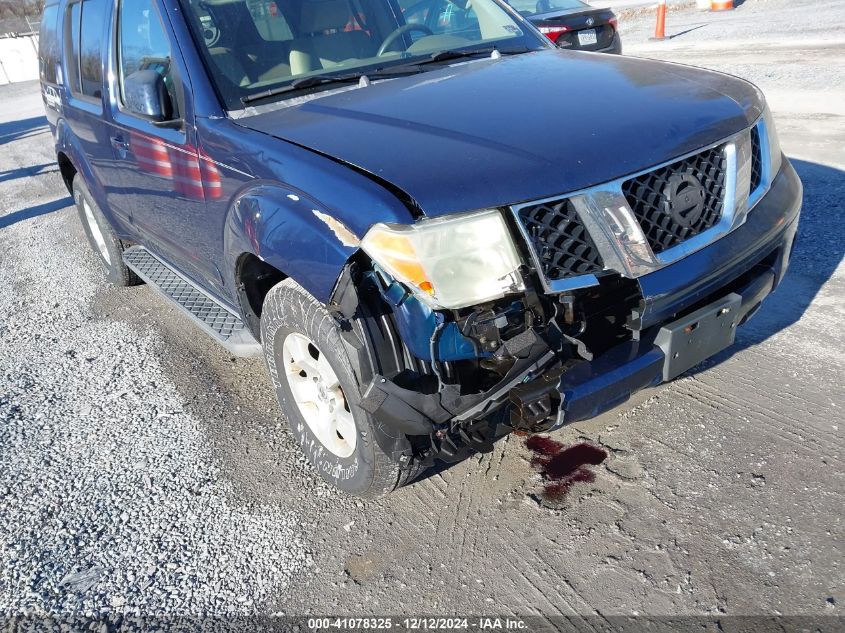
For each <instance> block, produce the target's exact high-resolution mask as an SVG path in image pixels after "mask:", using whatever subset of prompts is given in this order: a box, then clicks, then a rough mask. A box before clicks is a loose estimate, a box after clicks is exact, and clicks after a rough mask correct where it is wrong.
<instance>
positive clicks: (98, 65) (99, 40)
mask: <svg viewBox="0 0 845 633" xmlns="http://www.w3.org/2000/svg"><path fill="white" fill-rule="evenodd" d="M81 23H82V24H81V28H80V40H81V41H80V51H79V74H80V79H81V81H80V84H81V88H82V94H84V95H86V96H88V97H94V98H96V99H100V98H101V97H102V96H103V35H104V30H105V26H106V0H84V1H83V2H82V18H81Z"/></svg>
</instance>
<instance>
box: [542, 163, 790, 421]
mask: <svg viewBox="0 0 845 633" xmlns="http://www.w3.org/2000/svg"><path fill="white" fill-rule="evenodd" d="M801 198H802V187H801V181H800V180H799V179H798V175H797V174H796V173H795V170H794V168H793V167H792V165H791V164H790V163H789V162H788V161H787V160H786V159H784V161H783V167H782V169H781V171H780V173H779V174H778V176H777V177H776V178H775V180H774V182H773V183H772V187H771V189H770V190H769V192H768V193H767V194H766V195H765V196H764V197H763V198H762V199H761V200H760V202H759V203H758V204H757V205H756V206H755V207H754V209H753V210H752V211H751V212H750V213H749V214H748V218H747V220H746V222H745V223H744V224H743V225H742V226H740V227H739V228H737V229H736V230H734V231H733V232H731V233H729V234H728V235H726V236H724V237H723V238H721V239H719V240H717V241H716V242H714V243H712V244H710V245H709V246H707V247H705V248H703V249H701V250H700V251H697V252H696V253H693V254H692V255H689V256H688V257H686V258H684V259H682V260H680V261H678V262H676V263H674V264H672V265H670V266H667V267H665V268H663V269H661V270H658V271H656V272H654V273H651V274H649V275H646V276H644V277H641V278H640V279H639V283H640V287H641V290H642V293H643V297H645V309H644V310H643V311H642V314H641V315H639V319H638V322H635V323H634V325H635V327H637V328H638V331H639V332H640V336H639V340H632V341H628V342H626V343H623V344H621V345H618V346H617V347H614V348H612V349H611V350H609V351H607V352H606V353H604V354H602V355H601V356H599V357H597V358H595V359H594V360H592V361H583V362H581V363H579V364H578V365H576V366H575V367H573V368H571V369H570V370H568V371H566V372H565V373H563V374H562V375H561V377H560V380H559V382H558V385H557V391H558V392H559V393H560V398H561V403H560V408H559V411H558V414H557V417H556V419H555V422H554V424H553V425H552V426H551V427H550V428H551V429H554V428H558V427H560V426H563V425H564V424H566V423H569V422H575V421H578V420H584V419H588V418H591V417H594V416H596V415H598V414H599V413H601V412H603V411H606V410H608V409H610V408H612V407H614V406H616V405H617V404H619V403H621V402H624V401H625V400H627V399H628V398H629V397H630V396H631V394H632V393H634V392H636V391H639V390H640V389H643V388H645V387H649V386H655V385H657V384H659V383H661V382H662V381H663V367H664V365H665V360H666V359H665V355H664V351H663V350H662V349H661V348H660V347H659V346H658V345H656V344H655V339H656V337H657V334H658V332H659V330H660V328H661V326H662V325H663V324H665V323H667V322H669V321H671V320H674V319H677V318H679V317H681V316H683V315H684V314H686V313H689V312H692V311H693V310H695V309H696V308H698V307H700V306H702V305H704V304H706V303H709V302H711V301H714V300H716V299H719V298H721V297H724V296H725V295H727V294H729V293H736V294H738V295H739V296H740V297H741V304H740V308H739V315H738V316H739V324H742V323H743V322H745V321H747V320H748V318H750V317H751V316H752V315H753V313H754V312H755V311H756V310H757V308H758V307H759V306H760V303H761V302H762V301H763V299H764V298H765V297H766V296H768V295H769V294H770V293H771V292H772V291H773V290H774V289H775V288H776V287H777V286H778V284H779V283H780V281H781V280H782V279H783V276H784V274H785V273H786V269H787V267H788V265H789V256H790V254H791V252H792V245H793V242H794V240H795V234H796V231H797V228H798V218H799V215H800V210H801Z"/></svg>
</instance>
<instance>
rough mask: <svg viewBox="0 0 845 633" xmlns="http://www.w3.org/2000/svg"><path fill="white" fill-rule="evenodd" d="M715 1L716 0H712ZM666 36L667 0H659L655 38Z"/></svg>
mask: <svg viewBox="0 0 845 633" xmlns="http://www.w3.org/2000/svg"><path fill="white" fill-rule="evenodd" d="M712 1H714V2H715V0H712ZM665 38H666V0H658V3H657V24H655V25H654V37H652V38H650V39H653V40H662V39H665Z"/></svg>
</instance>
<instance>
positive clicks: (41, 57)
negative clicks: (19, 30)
mask: <svg viewBox="0 0 845 633" xmlns="http://www.w3.org/2000/svg"><path fill="white" fill-rule="evenodd" d="M58 21H59V6H58V5H56V4H51V5H50V6H49V7H44V15H42V16H41V29H40V33H39V34H38V71H39V75H40V76H41V80H42V81H46V82H48V83H51V84H54V83H56V68H57V67H58V64H59V37H58V33H57V32H56V29H57V28H58Z"/></svg>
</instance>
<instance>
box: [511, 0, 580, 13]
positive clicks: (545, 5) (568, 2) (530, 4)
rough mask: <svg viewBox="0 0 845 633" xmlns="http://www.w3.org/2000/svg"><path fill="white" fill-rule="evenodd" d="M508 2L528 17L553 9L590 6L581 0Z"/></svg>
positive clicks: (512, 0)
mask: <svg viewBox="0 0 845 633" xmlns="http://www.w3.org/2000/svg"><path fill="white" fill-rule="evenodd" d="M508 4H509V5H511V6H512V7H513V8H514V9H516V10H517V11H519V12H520V13H521V14H522V15H524V16H526V17H530V16H532V15H540V14H542V13H550V12H552V11H567V10H569V9H588V8H589V5H587V4H585V3H583V2H579V0H508Z"/></svg>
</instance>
